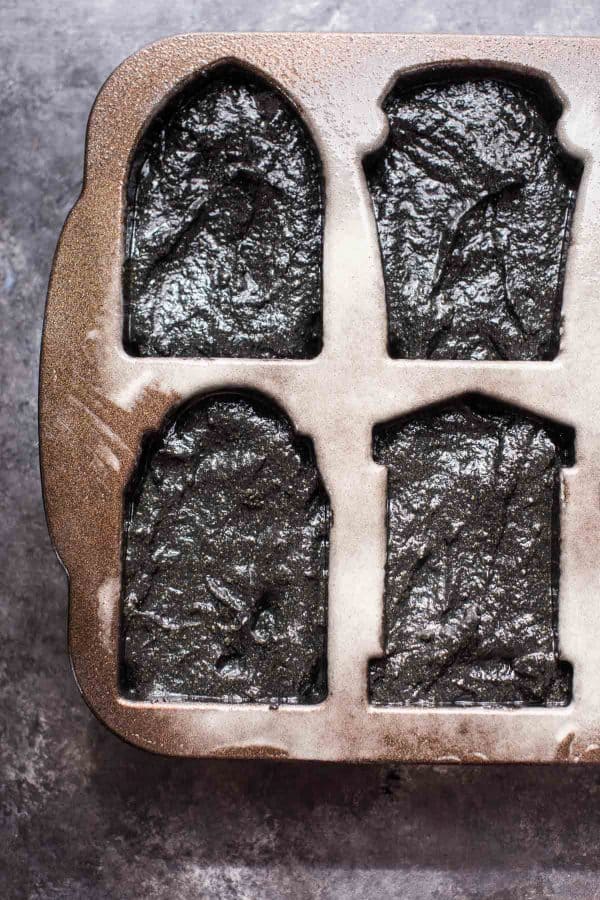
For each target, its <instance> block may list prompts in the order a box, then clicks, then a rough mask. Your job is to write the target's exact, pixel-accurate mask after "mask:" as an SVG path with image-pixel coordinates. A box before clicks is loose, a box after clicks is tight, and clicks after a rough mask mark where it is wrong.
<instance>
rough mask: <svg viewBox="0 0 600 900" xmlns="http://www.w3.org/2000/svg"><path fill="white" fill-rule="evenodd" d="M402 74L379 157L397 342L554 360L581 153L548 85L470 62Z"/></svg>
mask: <svg viewBox="0 0 600 900" xmlns="http://www.w3.org/2000/svg"><path fill="white" fill-rule="evenodd" d="M433 78H434V76H431V75H430V76H429V81H427V82H425V83H424V82H422V81H421V82H419V83H414V82H412V83H411V82H410V81H406V80H403V79H401V80H400V81H398V83H397V84H396V86H395V87H394V88H393V90H392V91H391V93H390V94H389V95H388V96H387V98H386V100H385V102H384V104H383V109H384V111H385V114H386V116H387V119H388V123H389V136H388V138H387V140H386V142H385V145H384V146H383V147H382V149H381V150H379V151H378V152H377V153H375V154H373V155H372V156H370V157H368V158H367V160H366V162H365V170H366V175H367V181H368V185H369V189H370V192H371V195H372V199H373V205H374V210H375V216H376V220H377V227H378V231H379V241H380V246H381V254H382V262H383V270H384V278H385V287H386V302H387V315H388V343H389V350H390V353H391V355H392V356H394V357H404V358H410V359H479V360H486V359H515V360H543V359H551V358H553V357H554V356H555V355H556V353H557V352H558V346H559V338H560V314H561V301H562V286H563V276H564V267H565V256H566V251H567V243H568V238H569V228H570V222H571V216H572V212H573V208H574V204H575V192H576V185H577V182H578V180H579V170H580V166H579V163H577V162H576V161H575V160H573V159H570V158H568V157H567V156H566V155H565V154H564V153H563V151H562V150H561V148H560V145H559V143H558V141H557V139H556V137H555V135H554V127H555V124H556V120H557V118H558V116H559V115H560V111H561V110H560V105H559V104H558V103H557V102H556V101H555V100H554V99H553V97H552V95H551V94H550V92H549V90H548V88H542V87H540V86H539V84H538V83H537V82H536V83H535V84H536V89H535V91H534V90H531V89H529V88H532V86H533V82H530V83H523V82H521V83H520V84H517V83H516V82H515V83H512V82H509V81H506V80H501V79H499V78H498V77H484V76H482V75H471V76H468V75H465V76H464V77H462V78H461V77H457V75H456V73H454V74H453V75H448V76H447V77H446V78H444V77H443V76H441V75H440V76H438V77H437V80H432V79H433Z"/></svg>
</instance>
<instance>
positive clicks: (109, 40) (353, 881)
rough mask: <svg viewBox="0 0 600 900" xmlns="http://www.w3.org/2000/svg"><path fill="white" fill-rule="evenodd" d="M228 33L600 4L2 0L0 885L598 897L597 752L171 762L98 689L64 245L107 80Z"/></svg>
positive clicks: (5, 891) (110, 890)
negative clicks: (74, 453)
mask: <svg viewBox="0 0 600 900" xmlns="http://www.w3.org/2000/svg"><path fill="white" fill-rule="evenodd" d="M228 29H235V30H261V29H263V30H303V29H304V30H363V31H377V30H381V31H456V32H485V33H493V32H513V33H514V32H516V33H528V34H544V33H554V34H560V33H564V34H594V33H597V32H598V31H599V30H600V8H599V6H598V4H595V3H590V2H588V3H585V2H579V3H577V4H575V3H570V2H549V3H545V4H542V3H536V2H530V3H526V4H524V3H522V0H504V2H502V3H481V4H474V3H469V2H463V0H431V2H429V3H427V2H423V0H413V2H412V3H407V2H403V0H381V2H376V0H360V2H359V0H341V2H340V0H306V2H295V3H285V2H268V0H267V2H262V3H246V2H241V0H234V2H223V0H221V2H214V0H213V2H205V0H197V2H192V0H168V2H165V0H88V2H85V0H63V2H62V3H58V2H49V0H45V2H44V0H41V2H40V0H37V2H36V0H0V96H1V100H0V120H1V121H0V302H1V309H2V311H1V315H0V329H1V334H2V338H1V342H2V343H1V354H0V378H1V390H0V411H1V412H0V415H1V423H0V446H1V456H0V460H1V467H0V504H1V514H0V527H1V536H0V552H1V556H2V564H1V569H0V572H1V573H2V579H1V585H0V596H1V603H0V616H1V623H2V644H1V650H0V666H1V675H0V691H1V698H2V699H1V706H0V759H1V763H0V766H1V771H0V788H1V795H0V796H1V814H2V820H1V821H2V834H1V840H0V897H2V898H6V900H8V898H11V900H12V898H20V897H27V898H29V897H35V898H60V900H63V898H64V900H70V898H86V900H87V898H89V900H96V898H98V900H99V898H113V897H114V898H165V900H166V898H169V900H170V898H177V900H179V898H182V900H187V898H198V897H209V898H260V900H263V898H265V900H267V898H286V897H291V898H313V897H315V898H355V897H356V898H361V900H364V898H376V897H377V898H379V897H383V898H402V900H411V898H418V900H427V898H439V900H442V898H443V900H446V898H495V900H509V898H519V900H538V898H556V897H558V898H566V900H591V898H595V897H597V898H600V871H599V869H600V856H599V852H598V845H599V838H600V767H599V768H598V769H595V768H579V769H577V768H568V769H567V768H559V767H554V766H553V767H549V768H536V767H514V768H510V767H502V766H493V767H489V768H477V767H465V768H450V767H448V768H447V767H439V766H436V767H433V768H430V767H422V766H416V767H409V766H400V767H390V766H365V767H353V766H332V765H314V764H301V763H296V764H294V763H292V764H275V763H272V762H266V763H264V762H226V761H219V762H211V761H208V762H190V761H177V760H168V759H160V758H158V757H154V756H151V755H148V754H146V753H144V752H142V751H139V750H135V749H133V748H131V747H129V746H127V745H126V744H124V743H122V742H121V741H120V740H119V739H118V738H116V737H113V736H112V735H111V734H109V733H108V732H107V731H106V730H105V729H104V728H103V727H102V726H101V725H99V724H98V723H97V722H96V721H95V720H94V718H93V717H92V715H91V714H90V713H89V712H88V710H87V708H86V707H85V705H84V703H83V701H82V700H81V698H80V697H79V695H78V692H77V688H76V686H75V683H74V681H73V678H72V676H71V672H70V667H69V660H68V657H67V652H66V611H67V593H66V581H65V577H64V574H63V572H62V570H61V569H60V567H59V565H58V563H57V561H56V559H55V557H54V554H53V552H52V549H51V547H50V542H49V540H48V536H47V533H46V525H45V522H44V514H43V509H42V500H41V495H40V486H39V473H38V441H37V422H36V415H37V412H36V400H37V397H36V394H37V366H38V349H39V340H40V330H41V326H42V314H43V308H44V294H45V291H46V284H47V280H48V274H49V271H50V264H51V260H52V254H53V252H54V247H55V244H56V240H57V238H58V234H59V230H60V228H61V225H62V223H63V220H64V218H65V216H66V214H67V212H68V211H69V209H70V207H71V205H72V204H73V203H74V201H75V199H76V197H77V194H78V192H79V190H80V186H81V173H82V156H83V142H84V132H85V124H86V119H87V116H88V113H89V110H90V106H91V104H92V101H93V99H94V96H95V94H96V92H97V91H98V89H99V87H100V85H101V84H102V82H103V81H104V79H105V78H106V77H107V75H108V74H109V73H110V72H111V70H112V69H113V68H114V67H115V66H116V65H117V64H118V63H119V62H120V61H121V60H122V59H123V58H124V57H125V56H127V55H128V54H129V53H132V52H133V51H134V50H136V49H137V48H138V47H140V46H141V45H143V44H145V43H148V42H150V41H153V40H155V39H156V38H159V37H163V36H165V35H168V34H171V33H173V32H178V31H193V30H207V31H210V30H228ZM599 90H600V85H599Z"/></svg>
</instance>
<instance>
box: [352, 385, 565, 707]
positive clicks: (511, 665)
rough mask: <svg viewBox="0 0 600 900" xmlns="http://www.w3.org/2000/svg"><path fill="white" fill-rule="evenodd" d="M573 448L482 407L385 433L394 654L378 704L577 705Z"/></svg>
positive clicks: (379, 454)
mask: <svg viewBox="0 0 600 900" xmlns="http://www.w3.org/2000/svg"><path fill="white" fill-rule="evenodd" d="M571 449H572V437H571V435H570V434H568V433H564V432H560V431H558V430H556V429H553V428H550V427H546V426H544V425H543V424H542V423H541V422H539V421H538V420H535V419H531V418H528V417H525V416H523V415H521V414H519V413H517V412H507V411H500V410H498V409H495V408H492V407H490V405H489V404H485V405H484V404H483V401H480V400H477V399H473V400H470V401H469V402H460V403H457V404H455V405H452V406H448V407H446V408H443V409H438V410H435V411H428V412H424V413H421V414H418V415H416V416H414V417H413V418H409V419H405V420H403V421H400V422H396V423H393V424H391V425H387V426H383V427H380V428H379V429H378V430H377V432H376V437H375V452H374V456H375V459H376V461H377V462H379V463H381V464H382V465H385V466H386V467H387V469H388V555H387V567H386V581H385V628H384V632H385V652H386V655H385V657H384V658H383V659H381V660H377V661H373V662H372V663H371V667H370V694H371V698H372V700H373V701H374V702H375V703H383V704H394V703H395V704H402V705H412V704H417V705H423V706H446V705H454V704H494V705H545V706H556V705H561V704H565V703H567V702H568V700H569V694H570V674H569V668H568V666H566V665H565V664H563V663H561V662H560V661H559V658H558V646H557V601H558V578H559V492H560V469H561V464H567V463H569V462H570V461H571V459H572V457H571Z"/></svg>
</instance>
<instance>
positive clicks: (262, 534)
mask: <svg viewBox="0 0 600 900" xmlns="http://www.w3.org/2000/svg"><path fill="white" fill-rule="evenodd" d="M329 523H330V510H329V502H328V499H327V495H326V493H325V489H324V487H323V483H322V481H321V478H320V476H319V473H318V471H317V467H316V464H315V457H314V451H313V448H312V445H311V444H310V443H309V442H308V441H307V440H306V439H303V438H301V437H299V436H298V435H296V434H295V433H294V431H293V428H292V426H291V424H290V422H289V420H288V419H287V418H286V417H285V416H284V415H283V414H282V413H281V412H280V411H279V410H276V409H274V408H273V406H272V405H271V404H270V403H268V402H267V401H266V400H265V399H264V398H261V397H258V396H256V397H249V396H246V395H243V394H242V395H240V394H215V395H213V396H211V397H205V398H199V399H197V400H196V401H195V402H193V403H192V404H191V405H189V406H187V407H185V408H184V409H183V410H180V411H179V413H178V414H177V415H176V416H175V418H174V419H173V420H172V421H170V422H168V423H167V425H166V428H165V430H164V431H163V434H161V435H154V436H153V438H150V439H149V440H148V441H147V443H146V447H145V450H144V452H143V454H142V456H141V458H140V461H139V463H138V468H137V471H136V472H135V473H134V476H133V479H132V482H131V485H130V492H129V502H128V507H127V512H126V522H125V535H126V550H125V574H124V584H123V607H122V618H121V627H122V654H121V655H122V689H123V691H124V692H125V693H126V694H130V695H131V696H133V697H135V698H136V699H140V700H156V701H160V700H171V701H186V700H223V701H229V702H243V701H250V700H251V701H254V702H262V703H270V704H271V705H278V704H279V703H318V702H320V701H321V700H324V699H325V696H326V693H327V665H326V651H327V646H326V625H327V622H326V617H327V570H328V557H329V553H328V549H329V547H328V543H329V542H328V538H329Z"/></svg>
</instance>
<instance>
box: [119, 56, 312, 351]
mask: <svg viewBox="0 0 600 900" xmlns="http://www.w3.org/2000/svg"><path fill="white" fill-rule="evenodd" d="M322 230H323V192H322V177H321V168H320V162H319V159H318V154H317V151H316V148H315V145H314V143H313V140H312V138H311V136H310V134H309V133H308V130H307V128H306V127H305V125H304V123H303V122H302V120H301V119H300V116H299V115H298V113H297V111H296V110H295V109H294V107H293V106H292V105H291V103H290V102H289V101H288V100H287V99H286V98H285V97H284V96H283V95H282V94H281V93H280V92H279V91H278V90H277V89H276V88H275V87H274V86H273V85H271V84H269V83H267V82H264V81H262V79H260V78H258V77H257V76H256V75H253V74H250V73H249V72H246V71H244V70H241V69H238V68H235V67H233V66H221V67H219V68H218V69H216V70H213V71H211V72H209V73H206V74H205V75H203V76H201V77H200V78H197V79H196V80H195V81H194V82H193V83H192V84H191V85H190V86H188V87H187V88H186V89H184V90H183V91H182V92H181V93H179V94H178V95H176V96H175V98H174V99H173V100H171V101H170V102H169V103H168V105H167V107H166V108H165V110H164V111H163V112H162V113H161V114H160V115H159V116H158V117H157V118H156V119H155V120H154V121H153V123H152V124H151V125H150V127H149V129H148V131H147V133H146V134H145V136H144V137H143V139H142V141H141V143H140V146H139V147H138V150H137V153H136V155H135V157H134V162H133V165H132V169H131V173H130V179H129V190H128V195H127V239H126V249H125V265H124V271H123V281H124V285H123V287H124V305H125V344H126V346H127V348H128V350H129V351H130V352H131V353H133V354H134V355H140V356H184V357H185V356H187V357H206V356H224V357H244V356H245V357H260V358H283V357H289V358H308V357H312V356H316V355H317V354H318V353H319V351H320V349H321V334H322V315H321V268H322V266H321V259H322Z"/></svg>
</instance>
